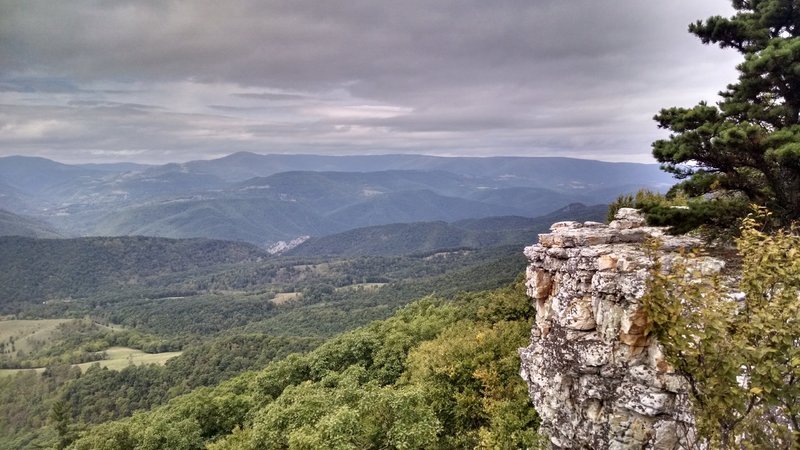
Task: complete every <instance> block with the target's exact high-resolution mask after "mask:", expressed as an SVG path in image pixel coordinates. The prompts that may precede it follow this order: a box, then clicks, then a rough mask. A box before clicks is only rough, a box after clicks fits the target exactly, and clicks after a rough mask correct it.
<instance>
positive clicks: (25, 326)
mask: <svg viewBox="0 0 800 450" xmlns="http://www.w3.org/2000/svg"><path fill="white" fill-rule="evenodd" d="M70 320H71V319H41V320H2V321H0V344H5V348H6V350H10V349H11V348H13V349H14V351H11V352H10V353H7V354H10V355H11V356H14V355H16V354H17V353H18V352H20V351H22V352H26V353H28V352H31V351H33V350H34V349H35V348H37V347H40V346H42V345H45V344H46V343H47V342H49V341H50V340H51V339H52V338H53V337H54V336H55V335H57V334H58V333H57V328H58V326H59V325H61V324H62V323H67V322H69V321H70ZM12 342H13V346H12V345H11V343H12Z"/></svg>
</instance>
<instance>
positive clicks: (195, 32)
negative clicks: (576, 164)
mask: <svg viewBox="0 0 800 450" xmlns="http://www.w3.org/2000/svg"><path fill="white" fill-rule="evenodd" d="M715 14H720V15H730V14H732V10H731V8H730V1H729V0H661V1H654V0H493V1H486V0H402V1H385V0H344V1H337V0H285V1H271V0H270V1H264V0H225V1H220V0H191V1H190V0H127V1H125V0H119V1H111V0H71V1H54V0H0V156H4V155H11V154H23V155H38V156H44V157H47V158H52V159H56V160H59V161H64V162H115V161H137V162H146V163H160V162H168V161H187V160H191V159H208V158H215V157H220V156H223V155H226V154H229V153H233V152H236V151H243V150H244V151H252V152H256V153H317V154H377V153H424V154H434V155H466V156H490V155H519V156H553V155H555V156H571V157H579V158H592V159H602V160H608V161H637V162H653V160H652V158H651V157H650V143H651V142H652V141H653V140H654V139H657V138H659V137H662V136H664V135H665V133H664V132H663V131H661V130H658V129H657V128H656V126H655V122H653V120H652V116H653V115H654V114H655V113H656V112H657V111H658V110H659V109H660V108H662V107H668V106H676V105H679V106H690V105H693V104H695V103H696V102H698V101H700V100H708V101H711V102H714V101H716V100H717V96H716V94H717V92H718V91H719V90H721V89H722V88H724V86H725V85H726V84H727V83H729V82H732V81H734V80H735V77H736V74H735V70H734V66H735V64H736V63H737V62H738V61H739V60H740V57H739V55H738V54H736V53H734V52H731V51H723V50H720V49H718V48H716V47H708V46H703V45H702V44H701V43H700V41H699V40H698V39H697V38H695V37H694V36H692V35H690V34H689V33H688V32H687V31H686V29H687V25H688V23H690V22H692V21H694V20H697V19H701V18H706V17H708V16H710V15H715Z"/></svg>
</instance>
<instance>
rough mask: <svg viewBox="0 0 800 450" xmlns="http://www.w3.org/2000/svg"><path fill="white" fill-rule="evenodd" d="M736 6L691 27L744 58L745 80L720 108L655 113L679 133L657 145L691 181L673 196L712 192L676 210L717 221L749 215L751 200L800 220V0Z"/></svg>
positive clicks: (782, 218) (663, 158) (671, 168)
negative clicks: (728, 214) (732, 12)
mask: <svg viewBox="0 0 800 450" xmlns="http://www.w3.org/2000/svg"><path fill="white" fill-rule="evenodd" d="M733 7H734V8H735V9H736V10H737V13H736V14H735V15H734V16H733V17H730V18H725V17H721V16H714V17H711V18H709V19H707V20H706V21H704V22H703V21H697V22H696V23H693V24H691V25H690V26H689V32H691V33H693V34H695V35H696V36H698V37H699V38H700V40H701V41H702V42H703V43H704V44H717V45H719V46H720V47H722V48H732V49H735V50H737V51H739V52H740V53H742V54H743V55H744V61H743V62H742V63H741V64H739V65H738V66H737V69H738V71H739V78H738V82H736V83H733V84H730V85H728V87H727V89H726V90H725V91H722V92H720V95H721V96H722V100H721V101H720V102H719V103H718V104H717V105H709V104H708V103H706V102H701V103H700V104H698V105H696V106H694V107H693V108H676V107H673V108H668V109H662V110H661V111H660V112H659V113H658V114H657V115H656V116H655V117H654V119H655V120H656V121H657V122H658V125H659V127H661V128H665V129H668V130H670V131H671V132H672V134H671V136H670V137H669V139H663V140H658V141H656V142H655V143H654V144H653V155H654V156H655V158H656V159H657V160H658V161H659V162H661V163H662V168H663V169H664V170H666V171H668V172H671V173H674V174H675V175H676V176H677V177H678V178H679V179H683V181H682V182H681V183H679V184H678V185H676V186H675V188H673V191H672V193H675V192H678V191H682V192H684V193H686V194H688V195H689V196H691V197H697V198H704V194H705V198H704V200H705V201H701V202H690V203H689V207H690V209H688V210H683V211H678V212H675V213H673V214H672V217H669V218H668V219H669V220H671V221H672V222H673V223H675V222H678V221H681V220H686V219H687V218H689V219H691V218H693V219H694V220H695V221H697V218H698V217H700V218H703V219H704V220H706V221H711V220H713V218H714V217H718V216H719V215H720V214H725V211H735V213H736V215H739V216H740V217H741V216H744V215H745V214H746V206H747V203H748V202H752V203H756V204H758V205H762V206H766V207H768V208H769V209H770V210H772V211H773V212H774V213H775V215H776V217H775V219H776V221H777V222H778V223H779V224H787V223H789V222H791V221H792V220H797V219H800V3H798V2H797V0H733ZM710 193H714V195H712V197H713V199H709V198H708V197H709V195H708V194H710ZM662 209H666V208H662ZM661 215H662V216H663V211H661Z"/></svg>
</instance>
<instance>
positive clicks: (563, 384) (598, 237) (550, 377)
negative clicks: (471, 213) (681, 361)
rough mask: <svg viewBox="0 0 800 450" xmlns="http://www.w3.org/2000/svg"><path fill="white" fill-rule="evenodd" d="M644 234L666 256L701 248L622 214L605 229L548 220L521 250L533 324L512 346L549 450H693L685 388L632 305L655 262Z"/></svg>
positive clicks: (710, 263) (716, 264) (717, 264)
mask: <svg viewBox="0 0 800 450" xmlns="http://www.w3.org/2000/svg"><path fill="white" fill-rule="evenodd" d="M652 237H655V238H658V239H660V240H661V242H662V250H661V253H660V255H659V257H660V258H666V259H668V258H671V257H674V256H675V255H676V254H677V253H676V252H677V251H678V250H679V249H683V248H692V247H696V246H699V245H700V244H701V242H700V241H699V240H696V239H692V238H688V237H675V236H668V235H665V233H664V229H662V228H655V227H647V226H645V221H644V218H643V217H642V216H641V215H639V213H638V211H636V210H634V209H630V208H623V209H621V210H620V211H619V212H618V213H617V216H616V220H614V221H613V222H611V223H610V224H609V225H604V224H601V223H597V222H584V223H579V222H558V223H555V224H553V225H552V227H551V232H550V233H548V234H540V235H539V243H538V244H535V245H532V246H530V247H527V248H526V249H525V255H526V256H527V257H528V260H529V262H530V264H529V265H528V269H527V288H528V289H527V292H528V295H529V296H530V297H531V298H532V299H533V300H534V303H535V306H536V323H535V325H534V327H533V330H532V332H531V342H530V345H529V346H528V347H526V348H523V349H520V356H521V358H522V368H521V375H522V377H523V378H524V379H525V381H526V382H527V383H528V388H529V393H530V397H531V400H532V402H533V405H534V407H535V408H536V410H537V412H538V413H539V415H540V417H541V420H542V430H543V431H544V432H545V433H546V434H547V435H548V437H549V438H550V442H551V445H552V448H554V449H583V448H591V449H601V448H602V449H634V448H635V449H640V448H641V449H679V448H688V447H691V446H692V441H693V439H692V436H693V433H694V430H693V422H694V421H693V418H692V415H691V407H690V406H691V405H690V403H689V397H688V394H687V390H686V389H687V385H686V382H685V380H684V379H683V378H682V377H681V376H679V375H677V374H675V373H674V372H673V370H672V367H671V366H670V365H669V364H668V363H667V362H666V360H665V359H664V356H663V354H662V352H661V350H660V347H659V345H658V342H656V341H655V340H654V339H653V338H652V337H649V336H648V335H646V327H647V323H648V322H647V315H646V313H645V311H644V310H643V309H642V306H641V303H640V299H641V298H642V296H643V295H644V292H645V288H646V281H647V277H648V273H649V270H650V268H651V267H652V264H653V262H652V258H651V257H649V256H648V255H646V254H645V251H644V246H643V243H644V242H645V241H646V240H648V239H650V238H652ZM704 264H705V266H706V270H711V271H718V270H720V269H721V268H722V266H723V263H722V262H721V261H719V260H714V259H711V258H709V259H707V260H706V262H705V263H704Z"/></svg>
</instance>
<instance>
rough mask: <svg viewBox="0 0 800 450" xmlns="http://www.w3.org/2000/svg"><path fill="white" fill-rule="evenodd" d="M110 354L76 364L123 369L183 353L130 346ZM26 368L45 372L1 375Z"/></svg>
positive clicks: (79, 365)
mask: <svg viewBox="0 0 800 450" xmlns="http://www.w3.org/2000/svg"><path fill="white" fill-rule="evenodd" d="M106 354H107V355H108V358H107V359H104V360H102V361H94V362H88V363H83V364H75V365H76V366H77V367H80V368H81V371H83V372H85V371H86V369H88V368H89V367H90V366H91V365H92V364H99V365H100V367H108V368H109V369H111V370H121V369H124V368H126V367H128V366H130V365H137V366H138V365H142V364H159V365H163V364H164V363H166V362H167V360H168V359H170V358H174V357H176V356H178V355H180V354H181V352H163V353H145V352H143V351H141V350H136V349H135V348H128V347H111V348H109V349H108V350H106ZM24 370H34V371H36V372H37V373H42V372H44V367H39V368H37V369H2V370H0V377H2V376H9V375H14V374H16V373H17V372H21V371H24Z"/></svg>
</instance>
